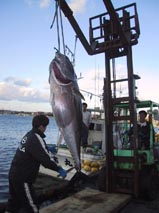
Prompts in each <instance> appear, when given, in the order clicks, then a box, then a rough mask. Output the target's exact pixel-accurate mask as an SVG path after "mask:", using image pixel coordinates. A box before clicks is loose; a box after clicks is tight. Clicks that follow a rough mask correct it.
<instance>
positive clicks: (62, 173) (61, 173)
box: [58, 167, 67, 178]
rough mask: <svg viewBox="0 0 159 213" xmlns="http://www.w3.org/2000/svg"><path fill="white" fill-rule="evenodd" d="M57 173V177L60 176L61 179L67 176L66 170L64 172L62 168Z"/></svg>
mask: <svg viewBox="0 0 159 213" xmlns="http://www.w3.org/2000/svg"><path fill="white" fill-rule="evenodd" d="M58 173H59V176H61V177H62V178H65V177H66V176H67V172H66V170H64V169H63V168H62V167H60V168H59V170H58Z"/></svg>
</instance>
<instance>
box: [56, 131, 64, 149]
mask: <svg viewBox="0 0 159 213" xmlns="http://www.w3.org/2000/svg"><path fill="white" fill-rule="evenodd" d="M62 140H63V134H62V132H61V131H60V130H59V137H58V139H57V148H59V146H60V144H61V143H62Z"/></svg>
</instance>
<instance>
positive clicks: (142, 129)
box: [128, 110, 154, 149]
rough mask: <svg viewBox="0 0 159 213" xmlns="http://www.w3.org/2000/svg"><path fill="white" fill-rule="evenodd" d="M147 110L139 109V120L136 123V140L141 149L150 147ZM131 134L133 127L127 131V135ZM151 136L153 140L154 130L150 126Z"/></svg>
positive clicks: (149, 125) (149, 124)
mask: <svg viewBox="0 0 159 213" xmlns="http://www.w3.org/2000/svg"><path fill="white" fill-rule="evenodd" d="M146 117H147V112H146V111H145V110H141V111H139V121H138V124H137V131H138V142H139V148H141V149H149V148H150V132H151V131H150V128H151V125H152V124H151V123H150V122H149V121H147V120H146ZM132 134H133V128H131V129H130V130H129V132H128V135H129V136H131V135H132ZM152 138H153V140H154V130H153V126H152Z"/></svg>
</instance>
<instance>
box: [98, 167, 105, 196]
mask: <svg viewBox="0 0 159 213" xmlns="http://www.w3.org/2000/svg"><path fill="white" fill-rule="evenodd" d="M97 187H98V189H99V190H100V191H102V192H106V167H105V166H104V167H103V168H102V169H101V172H100V174H99V176H98V180H97Z"/></svg>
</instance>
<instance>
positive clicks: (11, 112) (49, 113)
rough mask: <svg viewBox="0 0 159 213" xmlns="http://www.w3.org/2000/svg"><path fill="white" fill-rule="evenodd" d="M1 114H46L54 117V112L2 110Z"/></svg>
mask: <svg viewBox="0 0 159 213" xmlns="http://www.w3.org/2000/svg"><path fill="white" fill-rule="evenodd" d="M0 114H9V115H32V116H34V115H37V114H45V115H47V116H53V113H52V112H25V111H13V110H0Z"/></svg>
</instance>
